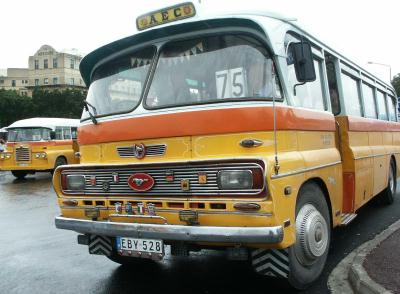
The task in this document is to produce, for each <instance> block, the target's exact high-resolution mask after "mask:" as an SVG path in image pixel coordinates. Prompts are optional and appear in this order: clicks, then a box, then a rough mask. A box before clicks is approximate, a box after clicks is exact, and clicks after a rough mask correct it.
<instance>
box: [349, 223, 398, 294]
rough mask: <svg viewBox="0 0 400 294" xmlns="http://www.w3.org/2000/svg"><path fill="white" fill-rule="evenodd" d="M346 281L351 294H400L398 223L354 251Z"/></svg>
mask: <svg viewBox="0 0 400 294" xmlns="http://www.w3.org/2000/svg"><path fill="white" fill-rule="evenodd" d="M348 279H349V281H350V283H351V286H352V288H353V290H354V293H362V294H364V293H369V294H370V293H400V221H397V222H395V223H394V224H392V225H391V226H390V227H389V228H388V229H386V230H385V231H383V232H382V233H380V234H379V235H377V236H376V237H375V238H374V239H373V240H371V241H369V242H367V243H365V244H363V245H362V246H361V247H360V248H359V249H358V250H357V253H356V255H355V257H354V260H353V262H352V264H351V267H350V270H349V272H348Z"/></svg>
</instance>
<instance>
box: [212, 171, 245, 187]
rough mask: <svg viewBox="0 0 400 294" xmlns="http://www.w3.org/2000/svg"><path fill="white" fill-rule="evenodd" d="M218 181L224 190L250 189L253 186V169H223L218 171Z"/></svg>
mask: <svg viewBox="0 0 400 294" xmlns="http://www.w3.org/2000/svg"><path fill="white" fill-rule="evenodd" d="M218 183H219V187H220V189H222V190H248V189H252V188H253V173H252V171H251V170H222V171H220V172H219V173H218Z"/></svg>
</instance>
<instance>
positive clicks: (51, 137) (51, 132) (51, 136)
mask: <svg viewBox="0 0 400 294" xmlns="http://www.w3.org/2000/svg"><path fill="white" fill-rule="evenodd" d="M55 138H56V132H55V131H50V140H55Z"/></svg>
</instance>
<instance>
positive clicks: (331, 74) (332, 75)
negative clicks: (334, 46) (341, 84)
mask: <svg viewBox="0 0 400 294" xmlns="http://www.w3.org/2000/svg"><path fill="white" fill-rule="evenodd" d="M326 58H333V57H332V56H331V55H328V54H326ZM326 74H327V77H328V86H329V96H330V100H331V106H332V113H333V114H334V115H338V114H339V113H340V100H339V90H338V85H337V80H336V71H335V64H334V62H333V61H327V62H326Z"/></svg>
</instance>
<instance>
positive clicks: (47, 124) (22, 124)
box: [5, 117, 79, 130]
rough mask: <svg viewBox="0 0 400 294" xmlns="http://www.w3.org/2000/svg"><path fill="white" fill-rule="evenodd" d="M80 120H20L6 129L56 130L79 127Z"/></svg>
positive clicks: (51, 118) (35, 118)
mask: <svg viewBox="0 0 400 294" xmlns="http://www.w3.org/2000/svg"><path fill="white" fill-rule="evenodd" d="M78 125H79V119H71V118H54V117H34V118H28V119H22V120H18V121H16V122H14V123H12V124H11V125H9V126H8V127H6V128H5V129H7V130H8V129H12V128H29V127H39V128H49V129H52V130H54V129H55V128H56V127H78Z"/></svg>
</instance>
